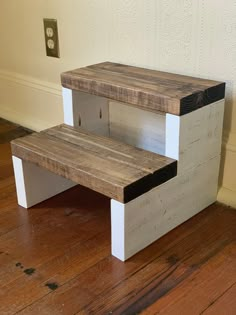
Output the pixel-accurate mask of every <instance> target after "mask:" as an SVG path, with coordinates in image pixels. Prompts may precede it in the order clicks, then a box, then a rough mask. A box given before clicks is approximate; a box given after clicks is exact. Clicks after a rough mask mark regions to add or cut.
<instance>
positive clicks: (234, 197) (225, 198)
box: [217, 187, 236, 209]
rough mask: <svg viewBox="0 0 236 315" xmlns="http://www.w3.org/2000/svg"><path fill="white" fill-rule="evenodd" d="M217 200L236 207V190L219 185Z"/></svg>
mask: <svg viewBox="0 0 236 315" xmlns="http://www.w3.org/2000/svg"><path fill="white" fill-rule="evenodd" d="M217 200H218V201H219V202H222V203H224V204H226V205H228V206H231V207H233V208H235V209H236V191H233V190H230V189H227V188H225V187H221V188H220V190H219V192H218V195H217Z"/></svg>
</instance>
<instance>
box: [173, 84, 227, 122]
mask: <svg viewBox="0 0 236 315" xmlns="http://www.w3.org/2000/svg"><path fill="white" fill-rule="evenodd" d="M224 97H225V83H220V84H218V85H216V86H213V87H210V88H208V89H206V90H205V91H204V92H203V91H200V92H196V93H194V94H192V95H189V96H187V97H184V98H182V99H181V101H180V113H179V115H180V116H182V115H185V114H188V113H190V112H192V111H195V110H197V109H199V108H201V107H204V106H206V105H209V104H211V103H214V102H217V101H219V100H221V99H223V98H224Z"/></svg>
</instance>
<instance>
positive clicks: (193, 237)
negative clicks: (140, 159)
mask: <svg viewBox="0 0 236 315" xmlns="http://www.w3.org/2000/svg"><path fill="white" fill-rule="evenodd" d="M0 125H1V128H0V139H1V135H2V134H3V133H5V132H4V122H3V121H0ZM16 128H17V127H15V128H14V126H12V129H11V135H10V134H9V137H11V139H13V138H15V137H17V134H18V132H16V134H14V131H15V129H16ZM8 131H9V130H8ZM0 175H1V177H0V314H4V315H13V314H21V315H32V314H35V315H38V314H39V315H48V314H50V315H58V314H62V315H72V314H98V315H99V314H129V315H134V314H139V313H142V312H143V314H150V315H152V314H165V315H172V314H173V315H190V314H191V315H200V314H201V315H202V314H203V315H208V314H209V315H219V314H220V315H235V310H236V299H235V292H236V291H235V290H236V289H235V288H236V269H235V268H236V257H235V253H236V233H235V226H236V211H235V210H234V209H231V208H229V207H226V206H223V205H220V204H217V203H216V204H214V205H212V206H210V207H208V208H207V209H205V210H204V211H202V212H201V213H199V214H198V215H197V216H195V217H193V218H191V219H190V220H189V221H187V222H185V223H184V224H182V225H180V226H179V227H177V228H176V229H174V230H172V231H171V232H170V233H168V234H167V235H165V236H164V237H162V238H161V239H159V240H158V241H156V242H154V243H153V244H152V245H150V246H148V247H147V248H145V249H144V250H143V251H142V252H140V253H138V254H137V255H135V256H134V257H132V258H131V259H130V260H128V261H127V262H125V263H123V262H121V261H119V260H118V259H116V258H114V257H112V256H111V254H110V212H109V208H110V203H109V199H108V198H106V197H105V196H102V195H100V194H98V193H96V192H94V191H91V190H89V189H87V188H84V187H81V186H77V187H74V188H72V189H70V190H68V191H66V192H65V193H63V194H60V195H58V196H55V197H53V198H51V199H49V200H47V201H45V202H43V203H41V204H38V205H37V206H35V207H33V208H32V209H31V210H30V211H28V210H26V209H23V208H21V207H19V206H18V205H17V201H16V192H15V185H14V176H13V169H12V162H11V150H10V144H9V143H1V141H0Z"/></svg>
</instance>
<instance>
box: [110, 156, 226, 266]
mask: <svg viewBox="0 0 236 315" xmlns="http://www.w3.org/2000/svg"><path fill="white" fill-rule="evenodd" d="M219 162H220V156H218V157H215V158H213V159H210V160H208V161H207V162H205V163H204V164H202V165H198V166H197V167H194V168H192V169H190V170H188V171H186V173H185V174H181V175H179V176H176V177H174V178H172V179H171V180H170V181H168V182H166V183H164V184H163V185H161V186H158V187H156V188H154V189H153V190H151V191H150V192H148V193H146V194H144V195H142V196H140V197H138V198H136V199H134V200H132V201H131V202H129V203H127V204H122V203H120V202H118V201H115V200H111V226H112V255H114V256H115V257H117V258H119V259H120V260H122V261H124V260H127V259H128V258H130V257H131V256H133V255H134V254H135V253H137V252H139V251H140V250H141V249H143V248H145V247H146V246H148V245H149V244H151V243H152V242H154V241H155V240H157V239H158V238H160V237H161V236H162V235H164V234H166V233H167V232H169V231H170V230H172V229H173V228H175V227H176V226H178V225H179V224H181V223H183V222H184V221H186V220H188V219H189V218H191V217H192V216H193V215H195V214H197V213H198V212H200V211H201V210H202V209H204V208H206V207H207V206H209V205H210V204H211V203H213V202H214V201H215V200H216V195H217V183H218V172H219Z"/></svg>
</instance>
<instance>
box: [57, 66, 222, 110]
mask: <svg viewBox="0 0 236 315" xmlns="http://www.w3.org/2000/svg"><path fill="white" fill-rule="evenodd" d="M61 81H62V86H63V87H65V88H68V89H72V90H78V91H82V92H86V93H90V94H95V95H98V96H103V97H107V98H109V99H113V100H116V101H121V102H125V103H129V104H132V105H135V106H138V107H140V108H143V109H146V110H151V111H161V112H165V113H171V114H175V115H184V114H186V113H189V112H191V111H194V110H196V109H198V108H200V107H203V106H205V105H208V104H210V103H213V102H216V101H218V100H220V99H223V98H224V94H225V83H222V82H217V81H211V80H205V79H199V78H193V77H188V76H183V75H178V74H172V73H166V72H161V71H155V70H149V69H143V68H137V67H131V66H127V65H122V64H116V63H111V62H104V63H101V64H97V65H92V66H88V67H85V68H81V69H76V70H73V71H68V72H65V73H62V75H61Z"/></svg>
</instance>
